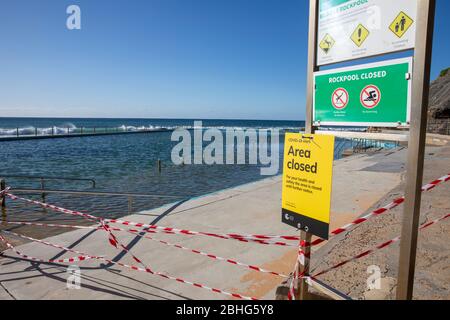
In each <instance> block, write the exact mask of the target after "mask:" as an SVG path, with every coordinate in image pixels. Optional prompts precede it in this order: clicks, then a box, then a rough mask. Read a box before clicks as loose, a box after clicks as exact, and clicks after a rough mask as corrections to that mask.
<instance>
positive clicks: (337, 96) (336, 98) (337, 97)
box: [331, 88, 349, 110]
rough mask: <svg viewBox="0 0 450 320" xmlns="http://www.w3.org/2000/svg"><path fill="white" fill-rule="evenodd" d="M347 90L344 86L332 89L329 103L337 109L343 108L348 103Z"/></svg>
mask: <svg viewBox="0 0 450 320" xmlns="http://www.w3.org/2000/svg"><path fill="white" fill-rule="evenodd" d="M348 100H349V96H348V92H347V90H345V89H344V88H339V89H336V90H334V92H333V95H332V96H331V103H332V104H333V107H334V108H335V109H338V110H342V109H344V108H345V107H346V106H347V105H348Z"/></svg>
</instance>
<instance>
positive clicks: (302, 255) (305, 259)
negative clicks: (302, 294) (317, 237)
mask: <svg viewBox="0 0 450 320" xmlns="http://www.w3.org/2000/svg"><path fill="white" fill-rule="evenodd" d="M309 246H311V244H310V243H308V242H305V241H300V243H299V245H298V254H297V260H296V261H295V266H294V271H293V272H292V275H293V277H292V281H291V283H290V286H289V292H288V300H295V286H297V289H298V290H300V288H298V280H299V279H301V278H304V275H305V273H306V270H308V269H307V268H308V266H309V258H310V254H309V253H306V252H305V250H306V248H307V247H309ZM300 265H302V266H304V269H305V271H303V272H302V273H301V274H299V273H298V270H299V268H300Z"/></svg>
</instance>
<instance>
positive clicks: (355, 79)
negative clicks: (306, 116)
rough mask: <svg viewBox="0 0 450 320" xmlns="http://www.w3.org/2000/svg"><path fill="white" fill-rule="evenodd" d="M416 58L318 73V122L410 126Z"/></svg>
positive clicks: (316, 75)
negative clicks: (414, 61)
mask: <svg viewBox="0 0 450 320" xmlns="http://www.w3.org/2000/svg"><path fill="white" fill-rule="evenodd" d="M411 72H412V59H411V58H406V59H397V60H391V61H387V62H382V63H374V64H366V65H361V66H357V67H351V68H341V69H334V70H331V71H323V72H317V73H315V74H314V86H315V92H314V103H313V111H314V112H313V114H314V124H315V125H317V126H320V125H324V126H326V125H332V126H334V125H336V126H374V127H399V126H409V122H410V106H411V80H410V79H411Z"/></svg>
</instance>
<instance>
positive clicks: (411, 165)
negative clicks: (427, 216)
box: [397, 0, 436, 300]
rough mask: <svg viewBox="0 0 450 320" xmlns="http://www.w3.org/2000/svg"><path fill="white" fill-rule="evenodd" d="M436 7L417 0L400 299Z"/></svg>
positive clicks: (418, 179)
mask: <svg viewBox="0 0 450 320" xmlns="http://www.w3.org/2000/svg"><path fill="white" fill-rule="evenodd" d="M435 8H436V1H435V0H418V8H417V22H416V23H417V25H416V48H415V51H414V72H413V73H414V74H413V80H412V81H413V92H412V99H411V130H410V139H409V145H408V165H407V172H406V193H405V196H406V201H405V208H404V212H403V225H402V235H401V237H402V239H401V243H400V259H399V268H398V280H397V299H398V300H411V299H412V297H413V288H414V273H415V264H416V250H417V234H418V228H419V220H420V202H421V194H422V192H421V186H422V180H423V167H424V156H425V140H426V130H427V110H428V97H429V84H430V67H431V53H432V44H433V32H434V15H435Z"/></svg>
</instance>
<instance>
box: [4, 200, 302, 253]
mask: <svg viewBox="0 0 450 320" xmlns="http://www.w3.org/2000/svg"><path fill="white" fill-rule="evenodd" d="M6 195H7V196H8V197H10V198H11V199H13V200H21V201H26V202H28V203H32V204H36V205H39V206H41V207H43V208H47V209H51V210H53V211H56V212H61V213H65V214H70V215H75V216H79V217H84V218H86V219H89V220H96V221H97V222H100V223H101V222H102V221H103V222H104V223H105V224H107V223H115V224H122V225H125V226H134V227H138V228H144V229H143V230H141V231H146V232H150V233H154V232H158V231H159V232H162V233H166V234H179V235H193V236H195V235H202V236H209V237H215V238H220V239H229V240H237V241H241V242H254V243H258V244H264V245H277V246H284V247H294V246H295V245H294V244H290V243H286V242H282V241H272V239H277V238H279V239H289V240H295V239H296V238H298V237H295V236H265V235H238V234H235V233H230V234H218V233H210V232H199V231H191V230H182V229H176V228H169V227H162V226H156V225H150V224H145V223H138V222H132V221H124V220H117V219H102V218H98V217H95V216H92V215H90V214H87V213H83V212H79V211H74V210H69V209H65V208H61V207H57V206H55V205H51V204H48V203H43V202H40V201H36V200H31V199H26V198H22V197H18V196H16V195H13V194H11V193H7V194H6ZM110 228H111V227H110ZM263 237H265V238H267V239H269V240H263V239H262V238H263ZM112 240H113V239H112ZM112 242H114V241H112Z"/></svg>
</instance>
